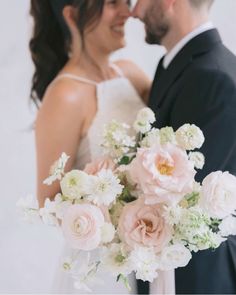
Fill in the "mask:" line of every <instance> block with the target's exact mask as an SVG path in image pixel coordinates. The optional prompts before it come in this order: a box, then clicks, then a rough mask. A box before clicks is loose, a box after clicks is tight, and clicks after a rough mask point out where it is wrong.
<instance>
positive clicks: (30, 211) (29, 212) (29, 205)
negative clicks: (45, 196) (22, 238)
mask: <svg viewBox="0 0 236 295" xmlns="http://www.w3.org/2000/svg"><path fill="white" fill-rule="evenodd" d="M16 207H17V208H18V210H19V211H20V213H21V215H22V219H23V220H24V221H26V222H29V223H34V222H37V221H39V220H40V217H39V206H38V202H37V200H36V198H34V197H33V196H31V195H28V196H26V197H25V198H20V199H19V200H18V201H17V202H16Z"/></svg>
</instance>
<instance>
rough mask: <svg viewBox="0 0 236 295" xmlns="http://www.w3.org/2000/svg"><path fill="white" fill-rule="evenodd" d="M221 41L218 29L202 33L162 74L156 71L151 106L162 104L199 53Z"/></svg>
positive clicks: (186, 46) (189, 43)
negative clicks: (172, 86) (173, 85)
mask: <svg viewBox="0 0 236 295" xmlns="http://www.w3.org/2000/svg"><path fill="white" fill-rule="evenodd" d="M219 42H221V38H220V36H219V33H218V31H217V30H216V29H212V30H209V31H206V32H204V33H201V34H200V35H198V36H196V37H195V38H193V39H192V40H191V41H189V42H188V43H187V44H186V45H185V46H184V47H183V48H182V50H181V51H180V52H179V53H178V54H177V55H176V57H175V58H174V59H173V60H172V62H171V63H170V65H169V66H168V68H167V69H166V70H164V71H163V72H162V73H161V75H158V71H157V72H156V75H155V79H154V83H153V87H152V91H151V95H150V104H149V105H150V107H151V108H152V109H154V110H155V109H156V108H158V107H160V106H161V104H162V103H163V100H164V98H165V95H166V93H167V91H168V90H169V89H170V87H171V85H172V84H173V83H174V82H175V81H176V80H177V79H178V77H179V76H180V75H181V74H182V73H183V71H184V70H185V68H186V67H187V66H188V65H189V64H190V63H191V62H192V61H193V60H194V59H195V58H196V57H197V56H199V55H201V54H204V53H206V52H208V51H209V50H211V49H212V48H213V47H214V46H215V45H216V43H219Z"/></svg>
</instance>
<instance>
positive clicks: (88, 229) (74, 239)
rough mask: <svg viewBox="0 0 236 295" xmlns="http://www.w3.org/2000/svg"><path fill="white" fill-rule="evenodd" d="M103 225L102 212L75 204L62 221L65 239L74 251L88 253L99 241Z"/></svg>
mask: <svg viewBox="0 0 236 295" xmlns="http://www.w3.org/2000/svg"><path fill="white" fill-rule="evenodd" d="M103 224H104V216H103V214H102V211H101V210H100V209H99V208H98V207H96V206H94V205H90V204H77V205H72V206H70V207H69V208H68V210H67V211H66V213H65V216H64V218H63V220H62V230H63V233H64V236H65V239H66V240H67V241H68V243H69V244H70V246H71V247H72V248H75V249H80V250H86V251H90V250H93V249H96V248H97V247H98V245H99V243H100V241H101V227H102V226H103Z"/></svg>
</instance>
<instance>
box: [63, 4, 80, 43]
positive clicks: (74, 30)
mask: <svg viewBox="0 0 236 295" xmlns="http://www.w3.org/2000/svg"><path fill="white" fill-rule="evenodd" d="M62 14H63V17H64V20H65V22H66V24H67V26H68V28H69V30H70V32H71V35H72V38H73V36H74V35H75V34H78V33H79V30H78V27H77V24H76V18H75V8H74V7H72V6H71V5H66V6H65V7H64V8H63V11H62Z"/></svg>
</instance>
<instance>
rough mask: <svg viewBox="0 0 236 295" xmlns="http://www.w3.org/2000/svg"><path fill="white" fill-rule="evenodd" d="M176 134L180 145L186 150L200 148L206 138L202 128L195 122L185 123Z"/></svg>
mask: <svg viewBox="0 0 236 295" xmlns="http://www.w3.org/2000/svg"><path fill="white" fill-rule="evenodd" d="M175 135H176V140H177V142H178V144H179V146H180V147H182V148H183V149H185V150H194V149H196V148H200V147H201V146H202V145H203V142H204V140H205V138H204V135H203V133H202V131H201V129H200V128H199V127H197V126H196V125H194V124H192V125H190V124H184V125H183V126H181V127H180V128H179V129H178V130H177V131H176V133H175Z"/></svg>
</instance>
